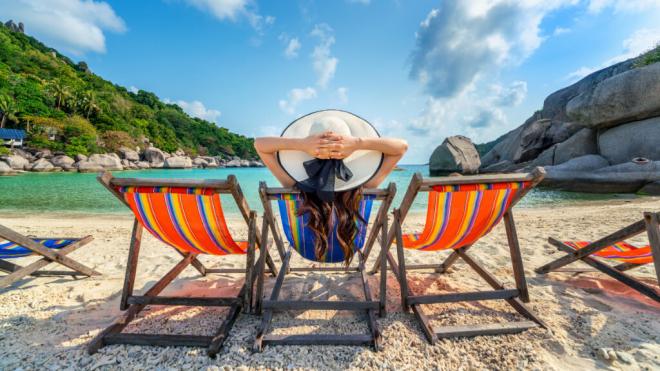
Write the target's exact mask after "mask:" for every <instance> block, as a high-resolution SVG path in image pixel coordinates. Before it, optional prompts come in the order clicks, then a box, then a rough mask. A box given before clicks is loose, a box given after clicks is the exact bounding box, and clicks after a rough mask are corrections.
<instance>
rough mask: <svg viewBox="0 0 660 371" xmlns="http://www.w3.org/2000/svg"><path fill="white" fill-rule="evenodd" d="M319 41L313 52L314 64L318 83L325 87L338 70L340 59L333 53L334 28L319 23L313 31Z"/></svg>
mask: <svg viewBox="0 0 660 371" xmlns="http://www.w3.org/2000/svg"><path fill="white" fill-rule="evenodd" d="M311 35H312V36H314V37H316V38H317V39H318V41H319V43H318V44H317V45H316V46H315V47H314V51H313V52H312V65H313V67H314V72H316V75H317V82H316V83H317V85H318V86H320V87H321V88H325V87H326V86H327V85H328V82H330V80H332V78H333V77H334V75H335V71H336V70H337V63H339V59H337V58H336V57H335V56H333V55H332V53H331V51H330V47H331V46H332V45H333V44H334V43H335V37H334V36H333V30H332V28H331V27H330V26H328V25H327V24H325V23H321V24H317V25H316V26H314V29H313V30H312V33H311Z"/></svg>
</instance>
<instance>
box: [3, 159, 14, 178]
mask: <svg viewBox="0 0 660 371" xmlns="http://www.w3.org/2000/svg"><path fill="white" fill-rule="evenodd" d="M13 174H16V172H15V171H14V169H12V167H11V166H9V164H7V163H6V162H4V161H0V175H13Z"/></svg>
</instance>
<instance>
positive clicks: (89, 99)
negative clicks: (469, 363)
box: [77, 90, 99, 120]
mask: <svg viewBox="0 0 660 371" xmlns="http://www.w3.org/2000/svg"><path fill="white" fill-rule="evenodd" d="M77 106H78V107H79V108H80V110H81V111H82V113H84V114H85V118H86V119H88V120H89V116H90V115H91V114H92V113H94V112H98V111H99V106H98V105H96V95H95V94H94V92H93V91H91V90H86V91H84V92H82V93H80V94H78V100H77Z"/></svg>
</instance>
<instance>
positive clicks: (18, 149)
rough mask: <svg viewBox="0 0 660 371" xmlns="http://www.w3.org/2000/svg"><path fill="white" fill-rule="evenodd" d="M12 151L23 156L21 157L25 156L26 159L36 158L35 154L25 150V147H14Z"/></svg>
mask: <svg viewBox="0 0 660 371" xmlns="http://www.w3.org/2000/svg"><path fill="white" fill-rule="evenodd" d="M11 151H12V152H13V153H14V155H16V156H21V157H23V158H24V159H26V160H28V161H32V160H35V157H34V155H33V154H32V153H30V152H28V151H26V150H24V149H21V148H14V149H12V150H11Z"/></svg>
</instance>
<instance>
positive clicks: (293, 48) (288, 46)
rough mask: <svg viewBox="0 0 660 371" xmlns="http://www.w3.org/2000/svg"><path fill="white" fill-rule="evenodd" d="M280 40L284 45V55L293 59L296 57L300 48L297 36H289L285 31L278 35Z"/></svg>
mask: <svg viewBox="0 0 660 371" xmlns="http://www.w3.org/2000/svg"><path fill="white" fill-rule="evenodd" d="M278 39H279V40H280V41H282V42H283V43H284V45H285V47H284V56H285V57H287V58H289V59H293V58H296V57H298V51H299V50H300V47H301V46H302V45H301V44H300V40H298V38H297V37H289V35H287V34H286V33H282V34H280V36H279V37H278Z"/></svg>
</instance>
